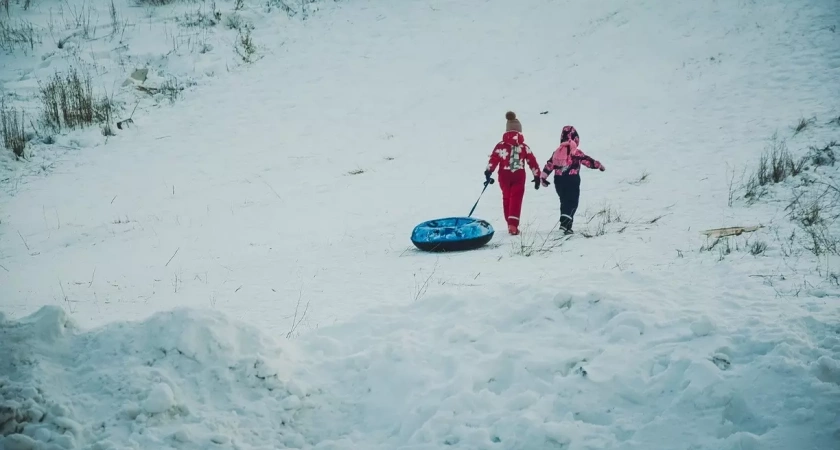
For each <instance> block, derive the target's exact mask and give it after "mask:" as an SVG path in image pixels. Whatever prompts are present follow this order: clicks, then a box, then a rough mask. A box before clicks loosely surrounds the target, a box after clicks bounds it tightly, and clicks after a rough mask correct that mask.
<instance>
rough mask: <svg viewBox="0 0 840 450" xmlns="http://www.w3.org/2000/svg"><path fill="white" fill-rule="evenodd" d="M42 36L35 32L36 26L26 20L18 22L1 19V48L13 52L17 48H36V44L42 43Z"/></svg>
mask: <svg viewBox="0 0 840 450" xmlns="http://www.w3.org/2000/svg"><path fill="white" fill-rule="evenodd" d="M40 43H41V38H40V37H39V36H38V33H36V32H35V27H34V26H33V25H32V24H31V23H30V22H27V21H25V20H19V21H18V22H17V24H12V23H11V21H9V22H7V21H0V49H2V50H5V51H7V52H10V53H11V52H13V51H15V49H16V48H21V49H26V48H27V47H28V48H29V50H30V51H31V50H35V44H40Z"/></svg>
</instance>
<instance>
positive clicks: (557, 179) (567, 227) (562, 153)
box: [540, 125, 606, 234]
mask: <svg viewBox="0 0 840 450" xmlns="http://www.w3.org/2000/svg"><path fill="white" fill-rule="evenodd" d="M578 144H580V136H579V135H578V132H577V130H575V127H573V126H571V125H567V126H565V127H563V132H562V133H561V134H560V146H559V147H557V150H555V151H554V154H553V155H551V158H550V159H549V160H548V162H546V163H545V167H543V170H542V175H541V176H540V179H541V180H542V184H543V186H548V185H549V183H548V181H547V180H546V178H548V175H549V174H551V172H552V171H553V172H554V188H555V189H556V190H557V196H558V197H560V230H561V231H563V232H564V233H565V234H572V222H574V218H575V211H576V210H577V207H578V201H579V200H580V166H581V164H582V165H584V166H586V167H589V168H590V169H598V170H600V171H601V172H603V171H604V170H606V168H605V167H604V165H603V164H601V163H600V162H598V161H596V160H594V159H592V158H591V157H589V156H587V155H586V154H585V153H583V152H582V151H581V150H580V149H579V148H578Z"/></svg>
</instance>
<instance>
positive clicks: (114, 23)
mask: <svg viewBox="0 0 840 450" xmlns="http://www.w3.org/2000/svg"><path fill="white" fill-rule="evenodd" d="M108 13H109V15H110V16H111V36H112V37H113V36H115V35H116V34H117V32H119V30H120V27H121V23H120V17H119V14H118V13H117V7H116V5H114V0H111V4H110V5H109V6H108Z"/></svg>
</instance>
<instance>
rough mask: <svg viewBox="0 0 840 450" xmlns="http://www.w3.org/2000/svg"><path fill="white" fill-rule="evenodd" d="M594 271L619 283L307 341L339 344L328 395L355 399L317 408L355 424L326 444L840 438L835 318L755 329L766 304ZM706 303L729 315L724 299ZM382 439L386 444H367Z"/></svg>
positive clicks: (479, 300) (369, 325)
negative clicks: (756, 306)
mask: <svg viewBox="0 0 840 450" xmlns="http://www.w3.org/2000/svg"><path fill="white" fill-rule="evenodd" d="M593 276H594V277H595V278H596V279H599V280H602V281H603V283H604V285H605V286H607V285H608V286H610V289H609V291H607V290H603V289H598V288H594V287H593V288H589V289H582V290H581V289H573V290H569V289H565V288H564V289H558V290H557V291H555V292H552V291H550V290H539V289H532V288H508V289H504V290H502V291H501V292H499V293H497V294H491V295H486V296H475V297H470V296H465V297H460V296H459V297H449V296H439V297H434V298H429V299H428V300H426V301H421V302H417V303H416V304H414V305H413V306H411V307H409V308H394V309H388V310H384V311H382V310H380V311H376V312H375V313H370V314H368V315H365V316H364V317H360V318H359V319H358V320H359V322H356V321H353V323H351V324H347V325H342V326H337V327H331V328H329V329H323V330H320V331H319V332H317V333H310V334H308V335H307V336H306V338H305V339H304V342H306V344H307V348H308V350H310V351H311V352H313V353H314V352H323V353H324V354H323V358H322V359H321V360H320V367H321V369H319V370H318V371H317V373H318V374H319V379H320V380H323V382H324V384H326V385H328V386H330V387H329V388H328V389H326V391H327V392H331V393H339V392H340V393H343V394H344V395H343V396H341V397H339V399H340V400H343V401H347V402H348V404H347V405H346V409H344V410H343V411H342V413H343V414H342V415H339V416H336V415H330V412H331V411H334V409H333V408H332V407H331V408H330V410H331V411H320V410H319V408H320V406H316V407H315V409H314V411H313V414H315V415H319V416H321V418H322V419H323V418H324V417H325V416H324V415H326V417H329V418H330V419H331V420H322V421H321V422H322V423H321V425H322V427H321V428H319V431H321V430H322V429H323V428H330V427H336V426H337V425H336V424H346V425H345V426H344V427H342V428H341V431H340V432H339V434H341V433H344V436H343V437H344V438H345V439H348V440H349V441H351V442H353V444H354V445H350V444H349V442H347V441H336V442H335V443H332V444H328V443H323V444H322V446H321V447H318V446H316V447H315V448H336V449H338V448H383V449H384V448H424V449H425V448H451V447H450V446H454V447H456V448H488V449H489V448H499V449H534V448H540V449H543V448H568V449H595V448H598V449H612V448H621V449H639V450H641V449H652V448H657V449H659V448H662V449H664V448H677V449H710V450H711V449H732V450H735V449H746V448H749V449H790V448H821V449H828V448H832V446H834V445H836V444H837V442H838V438H840V434H838V433H840V428H838V422H837V420H838V415H840V408H838V407H839V406H840V385H838V384H837V382H836V380H837V378H836V376H837V373H838V372H837V366H836V365H835V364H836V362H837V359H838V357H840V345H838V344H840V340H838V339H837V334H836V333H837V331H838V330H837V328H836V325H831V321H830V318H828V317H826V318H825V320H826V321H825V322H819V321H816V320H813V319H807V320H804V321H803V320H802V319H799V318H793V317H788V318H784V317H779V318H778V320H777V322H776V323H775V324H772V325H771V324H767V325H766V326H756V325H755V323H756V319H757V318H758V317H760V316H762V315H763V314H764V313H765V311H754V312H750V311H741V312H740V313H734V314H733V313H732V312H731V311H730V312H724V311H723V310H721V313H720V314H718V315H712V316H704V315H702V314H692V313H690V312H678V311H677V310H676V308H679V307H685V305H686V304H691V303H694V302H701V301H703V300H702V297H703V296H699V297H694V296H693V295H692V294H693V293H692V292H690V291H689V292H683V293H682V295H680V292H678V290H674V291H671V290H667V292H666V294H667V295H666V297H665V298H660V297H657V296H656V295H655V292H656V290H657V289H656V288H652V287H651V286H653V284H652V283H650V281H651V280H650V279H646V277H624V276H615V275H608V274H593ZM634 278H635V280H634ZM558 284H559V283H558ZM616 292H621V293H622V294H621V295H620V296H618V295H617V294H615V293H616ZM680 297H682V298H680ZM706 302H707V303H708V304H707V305H705V306H708V307H710V308H709V309H710V311H714V308H715V306H716V305H717V301H715V300H714V299H708V300H706ZM710 314H714V312H711V313H710ZM360 324H365V326H360ZM750 324H751V325H750ZM830 330H833V331H830ZM790 335H796V336H799V337H800V338H799V339H794V340H791V339H790ZM325 375H326V376H325ZM324 404H326V403H325V402H318V405H324ZM354 417H360V418H364V419H362V421H363V424H364V425H366V426H367V427H369V430H368V431H366V432H365V433H367V435H362V434H361V432H360V431H359V427H360V426H361V425H360V424H359V423H356V422H355V421H354V420H353V418H354ZM372 436H376V438H374V437H372ZM377 438H378V439H380V440H381V442H383V445H381V447H376V446H373V447H368V446H367V445H365V444H366V443H369V442H372V441H375V440H376V439H377ZM363 442H364V443H365V444H363Z"/></svg>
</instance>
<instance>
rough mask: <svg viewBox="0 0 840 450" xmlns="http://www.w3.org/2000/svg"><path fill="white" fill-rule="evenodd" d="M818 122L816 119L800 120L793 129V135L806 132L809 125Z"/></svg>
mask: <svg viewBox="0 0 840 450" xmlns="http://www.w3.org/2000/svg"><path fill="white" fill-rule="evenodd" d="M816 121H817V119H815V118H810V119H806V118H804V117H802V118H800V119H799V122H797V124H796V126H794V127H793V135H794V136H796V135H797V134H799V133H801V132H803V131H805V129H806V128H808V126H809V125H811V124H813V123H814V122H816Z"/></svg>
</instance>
